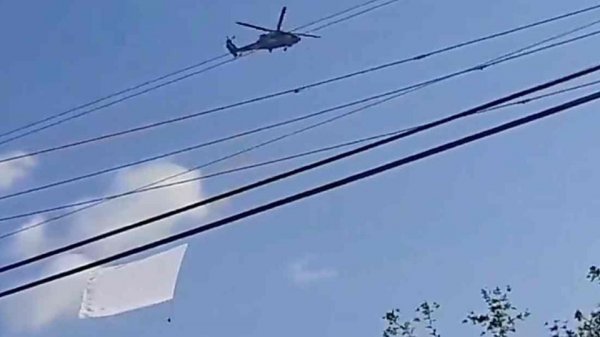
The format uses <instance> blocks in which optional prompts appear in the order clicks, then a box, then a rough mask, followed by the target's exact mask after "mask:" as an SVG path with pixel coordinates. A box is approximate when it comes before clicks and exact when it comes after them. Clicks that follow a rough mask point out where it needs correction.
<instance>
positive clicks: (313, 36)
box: [294, 33, 321, 39]
mask: <svg viewBox="0 0 600 337" xmlns="http://www.w3.org/2000/svg"><path fill="white" fill-rule="evenodd" d="M294 34H295V35H298V36H305V37H312V38H315V39H320V38H321V37H320V36H318V35H312V34H304V33H294Z"/></svg>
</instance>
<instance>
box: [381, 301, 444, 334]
mask: <svg viewBox="0 0 600 337" xmlns="http://www.w3.org/2000/svg"><path fill="white" fill-rule="evenodd" d="M439 307H440V305H439V304H437V303H435V302H434V303H432V304H429V303H428V302H424V303H423V304H421V305H420V306H419V307H418V308H417V309H416V312H417V316H416V317H415V318H413V319H412V320H409V321H404V322H401V318H400V310H398V309H394V310H391V311H389V312H387V313H386V314H385V316H383V319H384V320H385V321H386V324H387V327H386V329H385V330H384V331H383V336H384V337H392V336H402V337H416V335H415V329H416V326H417V325H424V328H425V329H426V330H427V332H428V335H429V336H431V337H440V334H439V333H438V331H437V329H436V328H435V327H434V323H435V321H436V320H435V318H433V314H434V312H435V311H436V310H437V309H439Z"/></svg>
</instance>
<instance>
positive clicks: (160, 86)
mask: <svg viewBox="0 0 600 337" xmlns="http://www.w3.org/2000/svg"><path fill="white" fill-rule="evenodd" d="M377 1H380V0H370V1H367V2H365V3H362V4H359V5H355V6H352V7H350V8H349V9H344V10H342V11H339V12H337V13H333V14H331V15H328V16H326V17H323V18H321V19H317V20H314V21H312V22H311V23H308V24H306V25H303V26H301V27H299V28H296V29H295V30H294V31H296V30H299V29H301V28H306V27H309V26H312V25H315V24H318V23H321V22H324V21H326V20H329V19H332V18H335V17H338V16H340V15H343V14H345V13H347V12H349V11H351V10H354V9H356V8H361V7H364V6H366V5H368V4H371V3H374V2H377ZM394 1H398V0H394ZM390 4H391V3H389V4H387V3H386V4H385V5H386V6H387V5H390ZM368 12H370V11H365V12H363V13H361V14H360V15H363V14H366V13H368ZM353 17H355V16H353ZM349 19H351V18H345V20H341V21H339V22H336V23H334V24H338V23H341V22H343V21H347V20H349ZM329 26H330V25H329ZM323 28H325V27H321V28H319V29H318V30H321V29H323ZM227 56H229V54H228V53H224V54H221V55H218V56H214V57H212V58H209V59H207V60H204V61H202V62H199V63H196V64H193V65H190V66H187V67H184V68H182V69H179V70H175V71H173V72H170V73H168V74H165V75H162V76H159V77H157V78H154V79H151V80H148V81H146V82H142V83H140V84H137V85H134V86H132V87H129V88H126V89H123V90H121V91H117V92H115V93H112V94H109V95H107V96H104V97H101V98H98V99H95V100H92V101H90V102H87V103H84V104H81V105H78V106H75V107H73V108H71V109H68V110H65V111H62V112H59V113H57V114H54V115H50V116H48V117H45V118H42V119H39V120H36V121H33V122H30V123H28V124H25V125H23V126H20V127H17V128H15V129H12V130H9V131H6V132H4V133H0V138H4V137H7V136H10V135H12V134H15V133H18V132H20V131H23V130H26V129H30V128H32V127H35V126H37V125H40V124H43V123H45V122H49V121H52V120H55V119H57V118H60V117H63V116H65V115H68V114H70V113H73V112H75V111H78V110H81V109H85V108H88V107H91V106H93V105H96V104H98V103H102V102H104V101H107V100H109V99H112V98H116V97H118V96H121V95H124V94H126V93H129V92H132V91H135V90H137V89H141V88H143V87H146V86H148V85H151V84H154V83H158V82H160V81H162V80H165V79H168V78H170V77H173V76H175V75H179V74H182V73H185V72H187V71H189V70H193V69H196V68H198V67H201V66H203V65H206V64H210V63H213V62H216V61H218V60H221V59H223V58H225V57H227ZM244 56H245V55H244ZM236 60H239V58H235V59H230V60H226V61H223V62H220V63H218V64H215V65H213V66H209V67H206V68H203V69H200V70H197V71H194V72H192V73H190V74H187V75H184V76H181V77H178V78H176V79H174V80H171V81H167V82H165V83H163V84H159V85H155V86H152V87H151V88H148V89H145V90H142V91H140V92H137V93H134V94H131V95H128V96H125V97H122V98H121V99H118V100H116V101H114V102H111V103H106V104H103V105H100V106H98V107H95V108H92V109H89V110H86V111H83V112H80V113H77V114H75V115H72V116H69V117H67V118H64V119H61V120H59V121H56V122H53V123H50V124H48V125H45V126H41V127H38V128H35V129H33V130H30V131H27V132H24V133H21V134H19V135H16V136H13V137H10V138H8V139H5V140H1V141H0V145H3V144H7V143H10V142H13V141H15V140H17V139H21V138H24V137H27V136H29V135H32V134H36V133H38V132H41V131H43V130H46V129H49V128H52V127H55V126H58V125H60V124H63V123H66V122H68V121H71V120H74V119H77V118H81V117H83V116H86V115H89V114H91V113H94V112H96V111H99V110H102V109H105V108H108V107H111V106H113V105H116V104H119V103H122V102H124V101H127V100H130V99H132V98H135V97H138V96H141V95H144V94H146V93H149V92H151V91H154V90H157V89H160V88H162V87H165V86H168V85H171V84H175V83H177V82H180V81H183V80H185V79H188V78H190V77H193V76H197V75H200V74H202V73H205V72H207V71H209V70H212V69H215V68H218V67H221V66H223V65H225V64H228V63H231V62H234V61H236Z"/></svg>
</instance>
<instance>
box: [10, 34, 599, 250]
mask: <svg viewBox="0 0 600 337" xmlns="http://www.w3.org/2000/svg"><path fill="white" fill-rule="evenodd" d="M595 34H600V31H597V32H592V33H590V34H586V35H582V36H579V37H576V38H573V39H570V40H567V41H562V42H558V43H555V44H552V45H548V46H544V47H540V48H537V49H534V50H530V51H526V52H522V53H520V54H517V55H515V54H513V53H511V56H510V57H503V58H499V59H497V60H496V61H495V62H493V63H490V62H485V63H482V64H480V65H478V66H475V67H471V68H467V69H465V70H462V71H458V72H454V73H451V74H448V75H445V76H441V77H438V78H435V79H432V80H429V81H425V82H421V83H418V84H414V85H411V86H408V87H404V88H401V89H397V90H393V91H390V92H387V93H384V94H379V95H375V96H371V97H369V98H366V99H362V100H359V101H355V102H352V103H348V104H344V105H341V106H337V107H334V108H330V109H326V110H323V111H321V112H318V113H317V114H321V113H324V112H327V111H332V110H337V109H340V108H345V107H348V106H352V105H355V104H357V103H365V102H368V101H370V100H374V99H380V98H384V99H383V100H382V101H380V102H375V103H372V104H370V105H367V106H365V107H361V108H358V109H356V110H353V111H350V112H348V113H344V114H342V115H341V116H336V117H333V118H331V119H328V120H325V121H323V122H319V123H316V124H313V125H311V126H308V127H305V128H303V129H301V130H297V131H293V132H291V133H289V134H285V135H283V136H280V137H277V138H274V139H270V140H268V141H266V142H263V143H261V144H258V145H254V146H252V147H250V148H246V149H244V150H241V151H238V152H236V153H233V154H229V155H227V156H224V157H221V158H219V159H216V160H213V161H211V162H208V163H204V164H202V165H199V166H196V167H192V168H190V169H187V170H185V171H183V172H181V173H177V174H175V175H171V176H168V177H165V178H162V179H160V180H158V181H155V182H152V183H150V184H148V185H144V186H142V187H140V188H138V189H136V190H133V191H138V190H141V189H144V188H147V187H151V186H154V185H156V184H159V183H162V182H165V181H168V180H172V179H175V178H178V177H180V176H182V175H185V174H187V173H190V172H192V171H196V170H199V169H202V168H205V167H207V166H210V165H213V164H216V163H219V162H222V161H224V160H227V159H231V158H233V157H236V156H239V155H242V154H244V153H247V152H249V151H252V150H256V149H258V148H261V147H264V146H266V145H269V144H272V143H274V142H277V141H280V140H282V139H285V138H288V137H291V136H293V135H297V134H299V133H302V132H305V131H307V130H311V129H314V128H316V127H319V126H322V125H325V124H327V123H330V122H332V121H334V120H337V119H339V118H343V117H345V116H349V115H351V114H354V113H356V112H359V111H363V110H365V109H366V108H369V107H373V106H376V105H378V104H381V103H383V102H387V101H389V100H392V99H395V98H397V97H400V96H403V95H405V94H407V93H409V92H412V91H416V90H419V89H422V88H425V87H427V86H429V85H432V84H435V83H438V82H442V81H445V80H448V79H450V78H453V77H456V76H460V75H464V74H468V73H470V72H473V71H476V70H484V69H486V68H488V67H491V66H494V65H497V64H500V63H504V62H507V61H510V60H513V59H517V58H520V57H523V56H526V55H531V54H534V53H537V52H539V51H543V50H547V49H550V48H554V47H556V46H560V45H563V44H565V43H570V42H573V41H578V40H579V39H582V38H584V37H589V36H593V35H595ZM390 95H392V96H391V97H388V96H390ZM385 97H387V98H385ZM110 200H113V199H110ZM110 200H103V201H98V202H97V203H92V204H88V205H86V206H84V207H82V208H79V209H76V210H73V211H70V212H67V213H65V214H61V215H58V216H55V217H52V218H49V219H45V220H42V221H40V222H37V223H35V224H32V225H29V226H26V227H23V228H20V229H18V230H15V231H12V232H8V233H5V234H3V235H0V240H2V239H6V238H8V237H10V236H14V235H16V234H19V233H22V232H25V231H27V230H30V229H33V228H37V227H40V226H43V225H46V224H48V223H50V222H54V221H56V220H60V219H64V218H66V217H68V216H71V215H73V214H77V213H80V212H82V211H85V210H87V209H90V208H92V207H95V206H98V205H100V204H102V203H104V202H107V201H110Z"/></svg>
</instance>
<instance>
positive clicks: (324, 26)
mask: <svg viewBox="0 0 600 337" xmlns="http://www.w3.org/2000/svg"><path fill="white" fill-rule="evenodd" d="M398 1H400V0H388V1H386V2H384V3H381V4H378V5H375V6H373V7H370V8H367V9H364V10H362V11H360V12H357V13H354V14H351V15H348V16H345V17H343V18H340V19H337V20H335V21H332V22H328V23H326V24H323V25H321V26H318V27H315V28H312V29H310V30H309V31H308V32H309V33H313V32H317V31H319V30H322V29H325V28H327V27H330V26H333V25H336V24H338V23H342V22H344V21H348V20H351V19H353V18H355V17H358V16H361V15H363V14H366V13H369V12H372V11H374V10H377V9H380V8H383V7H386V6H389V5H391V4H393V3H396V2H398ZM370 2H371V1H370Z"/></svg>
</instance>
